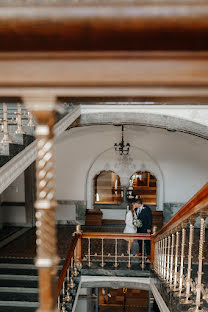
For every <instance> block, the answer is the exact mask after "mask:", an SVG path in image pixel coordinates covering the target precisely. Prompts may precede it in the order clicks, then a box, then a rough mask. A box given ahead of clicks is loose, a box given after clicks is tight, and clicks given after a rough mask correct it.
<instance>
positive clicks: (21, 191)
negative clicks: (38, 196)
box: [2, 172, 25, 202]
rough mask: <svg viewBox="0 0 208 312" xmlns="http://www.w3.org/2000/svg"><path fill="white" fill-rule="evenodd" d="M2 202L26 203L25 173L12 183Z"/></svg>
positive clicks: (3, 195)
mask: <svg viewBox="0 0 208 312" xmlns="http://www.w3.org/2000/svg"><path fill="white" fill-rule="evenodd" d="M2 201H5V202H24V201H25V182H24V172H23V173H22V174H20V176H19V177H18V178H17V179H16V180H15V181H14V182H12V183H11V184H10V185H9V186H8V188H7V189H6V190H5V191H4V192H3V193H2Z"/></svg>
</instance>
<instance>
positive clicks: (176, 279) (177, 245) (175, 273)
mask: <svg viewBox="0 0 208 312" xmlns="http://www.w3.org/2000/svg"><path fill="white" fill-rule="evenodd" d="M179 237H180V233H179V231H178V230H177V231H176V248H175V270H174V283H173V291H177V284H178V248H179Z"/></svg>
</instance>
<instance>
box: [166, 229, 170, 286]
mask: <svg viewBox="0 0 208 312" xmlns="http://www.w3.org/2000/svg"><path fill="white" fill-rule="evenodd" d="M170 244H171V236H170V235H169V236H168V248H167V272H166V280H167V282H169V278H170Z"/></svg>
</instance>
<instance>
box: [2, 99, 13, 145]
mask: <svg viewBox="0 0 208 312" xmlns="http://www.w3.org/2000/svg"><path fill="white" fill-rule="evenodd" d="M2 129H3V138H2V139H1V141H0V143H13V142H12V139H11V138H10V136H9V131H8V119H7V105H6V103H3V128H2Z"/></svg>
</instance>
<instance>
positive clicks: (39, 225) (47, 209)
mask: <svg viewBox="0 0 208 312" xmlns="http://www.w3.org/2000/svg"><path fill="white" fill-rule="evenodd" d="M25 104H26V106H27V107H28V109H29V110H30V111H32V113H33V116H34V117H35V119H36V120H37V122H38V125H37V127H36V131H35V134H36V138H37V160H36V189H37V194H36V198H37V200H36V203H35V208H36V245H37V255H36V261H35V264H36V266H37V268H38V275H39V302H40V308H39V310H38V311H39V312H55V311H57V308H56V274H57V264H58V262H59V258H58V255H57V243H56V223H55V209H56V205H57V203H56V200H55V170H54V140H53V138H54V133H53V126H54V123H55V110H54V107H55V99H53V98H39V99H38V98H36V97H33V98H31V97H30V98H27V99H25Z"/></svg>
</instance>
